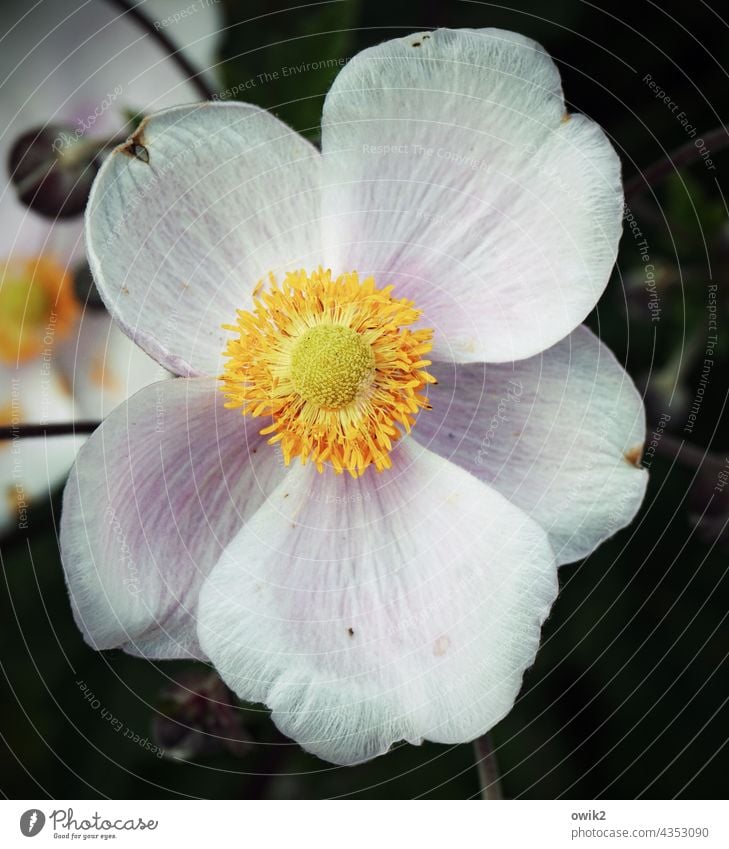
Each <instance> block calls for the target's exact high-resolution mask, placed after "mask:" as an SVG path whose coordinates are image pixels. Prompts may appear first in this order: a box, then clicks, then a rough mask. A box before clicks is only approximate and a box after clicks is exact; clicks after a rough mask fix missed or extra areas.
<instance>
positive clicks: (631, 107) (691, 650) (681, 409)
mask: <svg viewBox="0 0 729 849" xmlns="http://www.w3.org/2000/svg"><path fill="white" fill-rule="evenodd" d="M289 5H290V4H287V3H285V2H280V1H279V0H265V1H264V0H248V2H245V3H243V2H241V3H236V2H232V0H230V2H214V0H194V2H191V3H189V4H188V3H187V2H186V0H174V2H168V0H147V2H146V3H142V4H140V8H141V9H142V10H143V12H144V13H145V14H146V15H147V17H148V18H149V19H150V20H151V21H152V22H156V23H157V24H158V26H155V24H154V23H153V26H152V29H153V30H154V31H155V32H156V33H157V34H159V33H162V34H163V36H164V37H165V38H166V40H167V43H166V44H165V43H163V41H161V40H160V39H159V38H158V36H155V35H153V34H152V33H150V32H147V31H145V30H144V28H143V27H142V26H141V23H140V21H138V20H135V19H134V18H133V16H132V15H131V14H124V9H123V4H119V3H112V2H110V0H87V2H86V3H83V2H82V0H70V2H61V0H58V1H57V0H50V2H45V0H44V1H43V2H41V3H40V4H38V5H36V6H34V7H32V8H31V6H30V4H25V3H15V2H7V1H6V2H4V3H3V5H2V8H1V9H0V20H1V21H2V26H1V27H0V36H2V41H1V42H0V45H1V46H0V108H1V109H2V116H1V117H2V121H0V129H1V130H2V137H1V138H0V153H1V154H2V169H3V171H2V174H3V177H2V184H1V188H0V192H1V193H2V194H1V199H0V218H2V221H1V222H0V231H1V232H0V266H1V267H2V269H3V271H2V280H3V286H2V288H0V374H1V375H2V381H3V382H2V385H1V386H0V390H1V392H2V395H0V426H5V437H6V438H5V439H4V440H3V441H2V442H0V487H2V488H3V491H2V492H0V502H1V503H2V508H0V561H1V565H2V576H3V577H2V584H1V586H0V660H1V661H2V673H3V676H4V679H5V683H6V684H7V686H6V687H4V688H3V695H2V697H1V698H2V704H1V706H0V717H1V720H0V724H1V727H0V731H1V733H2V746H3V754H2V764H3V768H2V771H1V772H0V791H1V792H2V793H3V794H4V795H5V796H7V797H11V798H42V797H46V796H49V797H63V798H96V797H111V798H175V797H206V798H325V797H332V796H347V797H358V798H365V797H386V798H415V797H440V798H459V799H460V798H464V799H465V798H472V797H477V796H478V792H479V783H478V776H477V772H476V769H475V768H474V755H473V750H472V747H471V746H470V745H463V746H456V747H446V746H437V745H431V744H426V745H424V746H422V747H420V748H414V747H409V746H401V747H399V748H397V749H395V750H394V751H393V752H391V753H390V754H388V755H386V756H385V757H382V758H379V759H377V760H375V761H372V762H370V763H367V764H365V765H363V766H358V767H354V768H338V767H334V766H332V765H329V764H325V763H323V762H321V761H318V760H317V759H316V758H314V757H311V756H308V755H306V754H305V753H303V752H302V751H301V750H299V749H298V747H297V746H295V745H293V744H291V743H289V742H288V741H287V740H285V739H284V738H282V737H281V736H280V735H279V734H278V732H277V731H276V729H275V728H274V726H273V725H272V723H271V722H270V720H269V718H268V716H267V713H266V711H265V710H263V709H262V708H260V707H259V706H249V705H239V704H238V703H237V702H236V701H235V699H234V698H233V697H232V695H231V694H230V692H229V691H228V690H227V689H226V687H225V686H224V685H223V684H222V682H221V681H220V680H219V679H218V678H217V676H216V675H215V674H214V672H213V671H212V670H211V669H209V668H208V667H206V666H204V665H202V664H200V665H195V664H190V663H172V662H166V663H159V664H155V663H150V662H148V661H145V660H141V659H137V658H133V657H130V656H128V655H125V654H123V653H122V652H106V653H104V654H100V653H96V652H94V651H92V650H91V649H89V648H88V647H87V646H86V645H85V644H84V643H83V641H82V639H81V636H80V634H79V632H78V630H77V629H76V626H75V625H74V623H73V620H72V617H71V612H70V606H69V603H68V599H67V595H66V591H65V586H64V580H63V574H62V570H61V566H60V561H59V557H58V549H57V542H56V532H57V527H58V519H59V510H60V496H59V490H60V487H61V486H62V484H63V480H64V476H65V474H66V473H67V470H68V468H69V466H70V464H71V462H72V460H73V455H74V452H75V450H76V449H77V446H78V444H79V443H80V441H81V440H82V439H83V435H79V434H77V435H75V436H74V435H71V436H58V437H48V438H47V439H33V440H30V441H29V440H27V439H24V438H23V439H21V438H20V436H19V432H20V431H19V428H21V426H22V425H23V424H27V423H42V424H48V423H53V422H68V421H71V420H75V421H78V422H80V423H81V424H80V425H79V427H80V429H81V430H83V427H84V425H83V423H84V422H94V421H98V420H99V419H100V418H101V417H102V416H103V415H104V414H105V413H107V412H108V411H109V409H111V408H113V406H115V405H116V404H117V403H119V402H120V401H121V400H123V398H124V397H126V395H128V394H129V393H130V392H132V391H134V389H136V388H138V387H139V386H142V385H144V384H145V383H147V382H150V381H151V380H156V379H160V378H161V377H163V376H164V375H163V374H162V373H161V372H160V370H159V368H158V367H157V366H156V365H155V364H153V363H151V361H149V360H147V358H146V357H144V355H141V354H138V353H131V352H130V349H129V347H128V345H127V342H126V340H125V339H124V337H122V336H121V334H119V333H118V331H116V330H115V329H114V328H113V326H112V325H111V324H110V322H109V320H108V317H107V316H106V314H105V313H104V311H103V308H102V307H101V305H100V303H99V300H98V297H97V296H96V294H95V292H94V290H93V284H92V282H91V280H90V277H89V275H88V272H87V271H86V270H85V267H84V259H83V247H82V241H81V239H80V236H81V219H80V217H79V216H80V213H81V212H82V210H83V204H84V200H85V197H86V193H87V192H88V186H89V184H90V180H91V179H92V178H93V174H94V173H95V168H96V167H97V165H98V162H99V161H100V159H101V158H102V157H103V156H104V155H105V152H106V150H107V149H108V143H109V140H110V139H115V140H118V138H120V137H122V138H123V137H124V135H126V134H127V133H128V132H129V130H130V128H132V127H133V126H134V124H135V122H137V121H138V120H139V117H140V115H142V114H144V112H145V111H151V110H152V109H155V108H160V107H161V106H165V105H171V104H172V103H180V102H187V101H191V100H195V99H200V97H201V91H202V88H201V85H203V86H207V87H208V89H209V90H211V91H212V92H213V93H215V96H216V97H218V98H220V99H235V98H237V99H240V100H247V101H252V102H254V103H257V104H259V105H261V106H263V107H265V108H267V109H270V110H272V111H273V112H275V113H276V114H277V115H278V116H279V117H280V118H282V119H283V120H285V121H287V122H288V123H289V124H291V125H292V126H293V127H295V128H296V129H297V130H299V131H300V132H302V133H304V134H305V135H307V136H308V137H309V138H311V139H312V140H315V141H316V140H317V139H318V136H319V120H320V114H321V107H322V102H323V98H324V95H325V93H326V91H327V89H328V87H329V85H330V83H331V81H332V79H333V77H334V76H335V74H336V72H337V69H338V68H339V67H341V65H342V64H343V63H344V62H345V61H346V60H347V59H348V58H349V57H351V56H352V55H354V54H355V53H356V52H358V51H359V50H361V49H363V48H365V47H367V46H369V45H371V44H375V43H377V42H379V41H382V40H385V39H387V38H391V37H394V36H398V35H402V34H406V33H408V32H411V31H415V30H422V29H429V28H434V27H439V26H448V27H486V26H496V27H503V28H506V29H511V30H516V31H519V32H522V33H524V34H526V35H529V36H531V37H532V38H534V39H536V40H538V41H539V42H541V43H542V44H543V45H544V46H545V48H546V49H547V51H548V52H549V53H550V54H551V55H552V56H553V57H554V58H555V60H556V61H557V62H558V64H559V67H560V70H561V73H562V79H563V85H564V90H565V95H566V99H567V103H568V106H569V109H570V111H577V112H583V113H585V114H587V115H589V116H590V117H591V118H593V119H594V120H596V121H598V122H599V123H600V124H601V125H602V126H603V127H604V128H605V130H606V132H607V134H608V135H609V136H610V138H611V139H612V141H613V144H614V145H615V147H616V148H617V150H618V151H619V153H620V155H621V158H622V160H623V168H624V178H625V181H626V192H627V205H628V209H627V210H626V227H625V231H624V235H623V240H622V243H621V252H620V257H619V263H618V266H617V268H616V270H615V273H614V275H613V279H612V280H611V283H610V285H609V287H608V290H607V292H606V293H605V295H604V297H603V298H602V300H601V302H600V304H599V307H598V308H597V309H596V310H595V311H594V313H593V314H592V315H591V316H590V319H589V322H588V323H589V324H590V325H591V326H592V327H593V329H595V330H596V331H597V332H598V333H599V334H600V336H601V337H602V338H603V340H604V341H605V342H606V343H607V344H608V345H609V346H610V347H611V348H612V350H613V351H614V352H615V353H616V355H617V356H618V358H619V359H620V360H621V362H623V363H624V364H625V365H626V368H627V370H628V372H629V373H630V374H631V376H632V377H633V379H634V380H635V381H636V383H637V384H638V386H639V388H640V389H641V391H643V392H644V393H645V399H646V409H647V416H648V430H649V433H650V432H653V433H654V434H655V435H654V436H653V437H649V442H648V450H647V452H646V454H645V455H644V459H643V463H644V465H646V466H647V467H648V468H649V469H650V472H651V480H650V485H649V490H648V495H647V498H646V500H645V503H644V506H643V509H642V511H641V513H640V514H639V516H638V518H637V519H636V521H635V522H634V523H633V525H632V526H631V527H630V528H628V529H626V530H624V531H622V532H621V533H619V534H618V535H617V536H615V537H613V538H612V539H611V540H610V541H609V542H608V543H606V544H605V545H603V546H602V547H601V548H600V549H599V550H598V551H597V552H595V553H594V554H593V555H592V556H590V557H589V558H588V559H587V560H585V561H584V562H582V563H577V564H574V565H571V566H566V567H562V570H561V584H562V591H561V594H560V597H559V599H558V601H557V603H556V605H555V607H554V609H553V612H552V614H551V616H550V618H549V620H548V621H547V623H546V626H545V629H544V635H543V646H542V649H541V651H540V653H539V655H538V658H537V661H536V664H535V665H534V667H533V668H532V669H531V670H530V671H529V672H528V674H527V676H526V678H525V682H524V688H523V691H522V693H521V696H520V698H519V700H518V701H517V704H516V706H515V708H514V709H513V711H512V712H511V713H510V715H509V716H508V717H507V718H506V719H504V720H503V721H502V722H501V723H500V724H499V725H498V726H497V728H496V729H495V731H494V735H493V736H494V741H495V745H496V757H497V759H498V763H499V766H500V770H501V774H502V785H503V792H504V795H505V796H506V797H508V798H558V797H566V798H599V797H605V798H633V797H646V798H670V797H674V796H680V797H690V798H714V797H722V796H725V795H726V791H727V781H726V771H727V756H728V753H729V749H727V747H726V744H727V739H728V736H729V734H728V731H727V728H728V727H729V723H728V722H727V718H728V711H727V699H728V698H729V686H728V684H727V681H728V680H729V679H728V677H727V671H728V670H729V663H728V662H727V653H728V652H729V636H728V635H729V628H728V627H727V610H728V604H727V599H728V598H729V595H728V589H729V580H728V579H727V567H728V564H729V558H728V554H727V547H728V542H729V535H727V534H726V532H725V531H726V525H727V520H729V501H728V498H729V496H727V495H726V494H725V492H724V483H725V482H726V481H727V479H728V478H727V476H726V475H727V472H729V460H726V458H727V457H729V429H728V428H727V414H726V410H725V407H726V401H727V393H728V390H729V368H728V365H729V346H728V345H727V341H726V333H727V330H726V329H725V328H727V327H729V226H728V221H727V219H728V215H729V214H728V212H727V205H726V200H725V197H726V193H727V191H729V151H727V150H726V148H727V146H729V145H728V143H729V136H728V135H727V133H726V132H725V131H724V130H721V129H720V130H719V131H718V132H713V133H712V132H711V131H713V130H716V129H717V128H720V127H721V125H722V123H723V122H724V121H725V120H727V114H726V113H727V111H729V101H728V100H727V90H728V85H727V79H728V76H729V74H728V73H727V68H726V57H727V55H729V53H728V51H729V26H728V25H727V22H726V21H725V20H724V19H723V18H722V7H721V5H720V4H718V3H716V2H711V3H710V2H700V3H685V2H663V3H661V4H660V5H658V4H656V3H653V2H650V0H635V2H631V3H620V4H617V3H615V4H613V3H608V2H605V0H603V1H602V2H597V3H596V4H593V3H588V2H581V0H554V2H552V3H550V4H544V3H541V2H537V0H532V1H531V2H529V1H528V0H519V2H511V3H505V4H498V5H497V4H492V3H486V2H476V0H468V2H466V1H465V0H463V2H459V1H458V0H449V2H439V0H417V1H416V0H387V2H384V1H383V0H369V2H357V0H340V1H339V2H321V3H315V4H312V5H308V6H301V5H299V6H297V7H295V8H294V7H291V8H289ZM183 11H184V12H186V14H184V15H183V14H181V13H182V12H183ZM69 16H70V17H69ZM170 51H172V52H175V51H180V53H178V54H177V55H178V58H179V56H182V57H184V58H183V63H182V64H181V63H180V62H179V61H173V60H172V59H170V57H169V55H168V54H169V52H170ZM185 62H186V63H189V64H188V65H187V73H186V67H185V65H184V63H185ZM197 70H202V71H203V73H202V74H201V75H200V76H199V77H194V76H193V78H192V79H189V76H190V73H192V74H193V75H194V74H195V73H196V72H197ZM69 150H73V151H75V152H76V155H74V156H66V155H65V154H66V153H67V152H68V151H69ZM49 151H50V153H49ZM677 151H678V153H676V152H677ZM659 161H662V163H663V164H661V165H658V166H657V167H656V168H655V169H650V168H648V166H651V165H652V164H653V163H656V162H659ZM52 163H56V164H55V165H54V169H55V170H53V172H52V173H51V175H50V177H49V176H48V171H49V169H50V168H51V164H52ZM59 163H60V164H59ZM641 174H644V175H645V178H644V177H643V176H641ZM31 279H32V281H33V286H32V293H31V294H30V295H29V294H28V286H27V284H28V280H31ZM61 290H63V292H64V293H65V294H64V297H63V299H62V302H61V301H59V304H60V306H59V305H58V304H57V306H58V310H57V312H58V315H57V317H56V319H54V327H53V328H52V333H50V336H52V337H53V338H52V339H49V332H48V324H47V319H48V316H47V310H45V306H44V305H45V303H46V300H47V299H44V297H45V296H44V292H47V291H54V292H56V293H57V292H59V291H61ZM714 307H715V311H714V309H713V308H714ZM714 319H715V321H713V320H714ZM21 320H22V324H23V330H22V333H23V334H24V335H23V338H22V339H20V337H19V334H20V330H19V327H20V324H21ZM712 322H713V323H712ZM707 342H711V343H712V345H711V350H712V352H713V355H712V357H711V359H712V361H713V362H712V365H711V366H710V367H709V368H708V369H707V367H706V365H705V363H704V360H705V350H706V348H707ZM21 349H22V351H23V356H22V358H21V360H22V361H21V360H19V359H18V357H17V356H16V354H17V352H18V350H21ZM8 352H11V353H8ZM39 380H43V381H44V382H43V386H44V387H46V388H45V391H44V396H43V398H42V399H40V400H39V399H38V393H37V391H36V392H34V390H33V387H34V386H36V385H37V381H39ZM49 387H50V388H49ZM34 400H35V401H37V402H38V403H37V404H35V403H34ZM651 446H652V447H651ZM49 489H50V491H51V495H48V494H47V493H48V491H49ZM726 493H729V486H727V487H726Z"/></svg>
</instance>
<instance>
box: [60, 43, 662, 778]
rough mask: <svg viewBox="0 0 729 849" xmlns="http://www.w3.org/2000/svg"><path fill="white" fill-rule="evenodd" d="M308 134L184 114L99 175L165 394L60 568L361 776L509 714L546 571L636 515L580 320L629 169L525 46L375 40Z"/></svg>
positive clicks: (91, 215) (107, 291) (122, 305)
mask: <svg viewBox="0 0 729 849" xmlns="http://www.w3.org/2000/svg"><path fill="white" fill-rule="evenodd" d="M321 138H322V149H321V152H319V151H318V150H317V149H316V148H315V147H313V146H312V145H311V144H309V142H308V141H306V140H305V139H303V138H302V137H300V136H298V135H297V134H296V133H294V132H293V131H292V130H290V129H289V128H288V127H286V126H284V125H283V124H282V123H281V122H280V121H278V120H277V119H276V118H275V117H273V116H272V115H270V114H268V113H267V112H265V111H262V110H260V109H257V108H254V107H252V106H246V105H243V104H203V105H193V106H187V107H180V108H174V109H170V110H166V111H163V112H160V113H159V114H156V115H153V116H150V117H149V118H148V119H147V120H145V121H144V122H143V123H142V125H141V126H140V127H139V129H138V131H137V132H136V133H135V134H134V135H133V136H132V137H131V138H130V139H129V140H128V141H127V143H126V144H124V145H122V146H121V147H119V148H118V149H117V150H116V151H115V152H114V154H113V155H112V156H110V157H109V158H108V159H107V161H106V162H105V164H104V166H103V167H102V169H101V171H100V173H99V176H98V178H97V180H96V182H95V185H94V187H93V189H92V192H91V196H90V199H89V206H88V210H87V219H86V221H87V231H86V235H87V244H88V249H89V259H90V264H91V268H92V271H93V274H94V277H95V280H96V283H97V286H98V288H99V291H100V293H101V295H102V297H103V299H104V301H105V303H106V305H107V307H108V309H109V310H110V312H111V313H112V315H113V316H114V318H115V319H116V321H117V322H118V323H119V325H120V327H121V328H122V329H123V330H124V331H125V332H126V333H127V334H129V336H130V337H131V338H133V339H134V340H135V341H136V342H137V343H138V344H139V345H140V346H141V347H142V348H143V349H144V350H145V351H146V352H147V353H148V354H149V355H150V356H152V357H154V358H155V359H156V360H157V361H158V362H159V363H160V365H162V366H163V367H164V368H166V369H168V370H170V371H171V372H173V373H175V374H176V375H178V376H179V379H175V380H169V381H166V382H163V383H159V384H157V385H155V386H150V387H147V388H146V389H143V390H142V391H141V392H139V393H137V394H136V395H135V396H134V397H133V398H131V399H130V400H129V401H127V402H126V403H125V404H123V405H121V406H120V407H118V408H117V409H116V410H115V411H114V412H113V413H112V414H111V415H110V416H109V417H108V418H107V419H106V420H105V421H104V422H103V424H102V425H101V427H100V428H99V429H98V430H97V431H96V432H95V433H94V434H93V435H92V437H91V438H90V439H89V441H88V442H87V443H86V444H85V445H84V447H83V448H82V449H81V451H80V453H79V455H78V459H77V461H76V465H75V467H74V470H73V471H72V473H71V476H70V477H69V482H68V484H67V487H66V491H65V495H64V505H63V516H62V526H61V550H62V557H63V562H64V567H65V570H66V576H67V582H68V587H69V591H70V598H71V603H72V607H73V611H74V615H75V618H76V621H77V623H78V626H79V628H80V629H81V630H82V632H83V634H84V637H85V639H86V640H87V642H88V643H89V644H90V645H91V646H93V647H95V648H97V649H108V648H113V647H119V646H121V647H122V648H124V649H125V650H127V651H129V652H132V653H135V654H138V655H142V656H145V657H148V658H185V657H195V658H200V659H207V660H209V661H211V662H212V663H213V664H214V665H215V667H216V668H217V669H218V671H219V672H220V674H221V676H222V677H223V679H224V680H225V682H226V683H227V684H228V685H229V686H230V687H231V688H232V689H233V690H234V691H235V692H236V693H237V694H238V696H239V697H241V698H242V699H245V700H249V701H252V702H261V703H263V704H265V705H267V706H268V707H269V708H270V709H271V711H272V717H273V720H274V721H275V722H276V723H277V725H278V726H279V728H280V729H281V730H282V731H283V732H284V733H285V734H287V735H288V736H290V737H292V738H293V739H294V740H296V741H297V742H298V743H299V744H300V745H301V746H303V747H304V748H305V749H307V750H309V751H311V752H314V753H316V754H317V755H319V756H320V757H322V758H325V759H327V760H330V761H333V762H335V763H341V764H352V763H357V762H360V761H363V760H365V759H367V758H371V757H373V756H376V755H379V754H382V753H384V752H386V751H387V750H388V749H389V747H390V746H391V745H392V744H393V743H395V742H396V741H400V740H406V741H408V742H410V743H415V744H417V743H420V742H421V741H422V740H424V739H427V740H433V741H437V742H441V743H458V742H462V741H466V740H470V739H473V738H475V737H477V736H479V735H481V734H483V733H484V732H485V731H487V730H488V729H489V728H491V727H492V726H493V725H494V724H495V723H496V722H498V721H499V720H500V719H501V718H502V717H503V716H504V715H505V714H506V713H507V712H508V711H509V710H510V708H511V706H512V705H513V702H514V699H515V698H516V696H517V693H518V692H519V689H520V686H521V681H522V676H523V673H524V671H525V669H527V667H528V666H530V664H531V663H532V662H533V660H534V657H535V653H536V651H537V648H538V644H539V639H540V627H541V625H542V623H543V622H544V619H545V618H546V616H547V614H548V612H549V610H550V607H551V605H552V602H553V601H554V599H555V596H556V593H557V566H558V565H559V564H561V563H565V562H569V561H573V560H575V559H577V558H581V557H584V556H586V555H587V554H589V553H590V552H591V551H592V550H593V549H594V548H595V547H596V546H597V545H598V544H599V543H600V542H601V541H602V540H604V539H605V538H606V537H608V536H610V535H611V534H612V533H614V532H615V531H616V530H617V529H618V528H621V527H623V526H624V525H626V524H627V523H628V522H629V521H630V520H631V519H632V517H633V516H634V514H635V512H636V511H637V509H638V507H639V504H640V502H641V499H642V497H643V493H644V488H645V484H646V473H645V470H642V469H640V468H638V467H637V461H638V459H639V454H640V449H641V445H642V443H643V438H644V416H643V407H642V404H641V399H640V397H639V396H638V394H637V392H636V391H635V388H634V386H633V384H632V383H631V380H630V378H629V377H628V376H627V374H626V373H625V372H624V371H623V369H622V368H621V367H620V365H619V364H618V362H617V361H616V360H615V358H614V357H613V356H612V354H611V353H610V352H609V351H608V350H607V349H606V348H605V346H604V345H603V344H602V343H601V342H600V341H599V340H598V339H597V338H596V337H595V336H594V335H593V334H592V333H591V332H590V331H589V330H587V329H585V328H584V327H581V326H580V322H582V321H583V320H584V318H585V317H586V316H587V314H588V313H589V312H590V310H591V309H592V308H593V307H594V306H595V303H596V302H597V300H598V298H599V296H600V294H601V292H602V291H603V289H604V288H605V286H606V284H607V281H608V277H609V275H610V272H611V269H612V266H613V263H614V261H615V257H616V252H617V247H618V240H619V236H620V230H621V210H622V190H621V180H620V165H619V161H618V158H617V156H616V154H615V151H614V150H613V148H612V146H611V145H610V143H609V142H608V140H607V139H606V137H605V135H604V134H603V132H602V131H601V130H600V128H599V127H598V126H596V125H595V124H594V123H593V122H592V121H590V120H588V119H587V118H585V117H584V116H581V115H569V114H567V113H566V110H565V102H564V99H563V95H562V91H561V86H560V80H559V75H558V72H557V69H556V68H555V66H554V64H553V63H552V62H551V60H550V59H549V57H548V56H547V54H546V53H545V52H544V50H543V49H542V48H541V47H540V46H539V45H537V44H535V43H534V42H533V41H531V40H529V39H527V38H524V37H522V36H520V35H515V34H513V33H509V32H503V31H500V30H493V29H489V30H480V31H465V30H464V31H449V30H437V31H435V32H426V33H420V34H417V35H411V36H408V37H406V38H399V39H396V40H394V41H388V42H386V43H384V44H381V45H379V46H376V47H373V48H370V49H368V50H365V51H364V52H362V53H360V54H359V55H357V56H356V57H354V58H353V59H352V60H351V61H350V62H349V63H348V64H347V65H346V66H345V68H344V69H343V70H342V71H341V72H340V73H339V75H338V76H337V78H336V79H335V81H334V83H333V86H332V88H331V90H330V91H329V93H328V94H327V97H326V102H325V104H324V114H323V119H322V137H321Z"/></svg>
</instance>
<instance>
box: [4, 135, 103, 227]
mask: <svg viewBox="0 0 729 849" xmlns="http://www.w3.org/2000/svg"><path fill="white" fill-rule="evenodd" d="M102 150H103V143H100V142H98V141H96V140H93V141H90V140H88V139H84V138H81V137H80V136H79V132H78V130H74V129H73V128H71V127H64V126H61V125H48V126H46V127H42V128H35V129H32V130H28V131H27V132H25V133H23V134H22V135H21V136H20V137H19V138H18V139H17V140H16V141H15V144H13V146H12V148H11V150H10V154H9V156H8V162H7V168H8V173H9V175H10V178H11V180H12V182H13V185H14V186H15V190H16V192H17V194H18V197H19V199H20V200H21V201H22V202H23V203H24V204H25V205H26V206H28V207H30V209H32V210H33V211H34V212H37V213H39V214H40V215H44V216H46V217H48V218H53V219H57V218H73V217H74V216H77V215H81V213H82V212H83V211H84V207H85V206H86V199H87V198H88V194H89V190H90V188H91V184H92V182H93V180H94V177H95V176H96V172H97V171H98V170H99V165H100V164H101V152H102Z"/></svg>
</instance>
